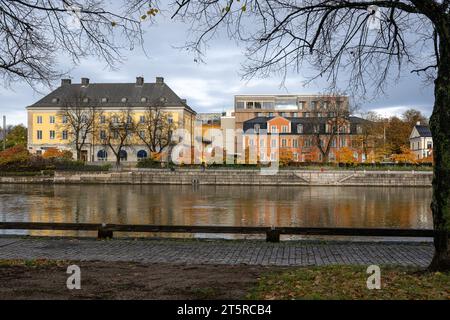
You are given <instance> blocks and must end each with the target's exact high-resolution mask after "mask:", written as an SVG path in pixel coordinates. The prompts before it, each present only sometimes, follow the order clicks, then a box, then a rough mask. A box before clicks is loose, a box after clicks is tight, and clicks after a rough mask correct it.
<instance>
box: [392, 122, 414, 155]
mask: <svg viewBox="0 0 450 320" xmlns="http://www.w3.org/2000/svg"><path fill="white" fill-rule="evenodd" d="M411 131H412V128H410V126H409V124H408V123H407V122H404V121H403V120H402V119H400V118H398V117H395V116H394V117H391V118H389V121H388V123H387V126H386V148H387V149H388V150H389V153H390V154H400V153H402V148H405V147H407V146H409V137H410V135H411Z"/></svg>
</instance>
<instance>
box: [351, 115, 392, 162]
mask: <svg viewBox="0 0 450 320" xmlns="http://www.w3.org/2000/svg"><path fill="white" fill-rule="evenodd" d="M361 117H362V118H363V119H364V120H365V121H364V122H362V123H361V133H360V134H358V136H357V137H356V140H357V143H359V144H360V145H361V151H362V153H363V154H365V155H366V158H367V161H368V162H380V161H381V160H382V159H383V158H384V157H385V156H386V150H385V146H384V142H385V141H384V123H383V119H382V118H381V117H380V116H379V115H378V114H377V113H376V112H367V113H365V114H363V115H362V116H361Z"/></svg>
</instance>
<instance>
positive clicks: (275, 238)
mask: <svg viewBox="0 0 450 320" xmlns="http://www.w3.org/2000/svg"><path fill="white" fill-rule="evenodd" d="M266 242H271V243H278V242H280V231H278V230H276V229H272V230H269V231H267V232H266Z"/></svg>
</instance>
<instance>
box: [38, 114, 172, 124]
mask: <svg viewBox="0 0 450 320" xmlns="http://www.w3.org/2000/svg"><path fill="white" fill-rule="evenodd" d="M36 121H37V123H38V124H43V123H44V122H43V117H42V116H37V117H36ZM81 121H82V122H87V121H88V117H87V116H82V119H81ZM111 121H112V122H113V123H119V117H117V116H113V117H112V118H111ZM132 121H133V118H132V117H131V116H129V117H128V118H127V123H132ZM167 121H168V122H169V123H170V124H172V123H173V117H172V116H169V117H168V119H167ZM49 123H50V124H55V123H56V117H55V116H49ZM61 123H64V124H67V123H68V118H67V116H62V117H61ZM100 123H102V124H105V123H106V116H100ZM139 123H145V116H139Z"/></svg>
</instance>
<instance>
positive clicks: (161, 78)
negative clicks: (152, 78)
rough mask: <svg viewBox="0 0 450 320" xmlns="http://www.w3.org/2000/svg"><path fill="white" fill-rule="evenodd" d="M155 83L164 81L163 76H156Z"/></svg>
mask: <svg viewBox="0 0 450 320" xmlns="http://www.w3.org/2000/svg"><path fill="white" fill-rule="evenodd" d="M156 83H161V84H162V83H164V78H163V77H156Z"/></svg>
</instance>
